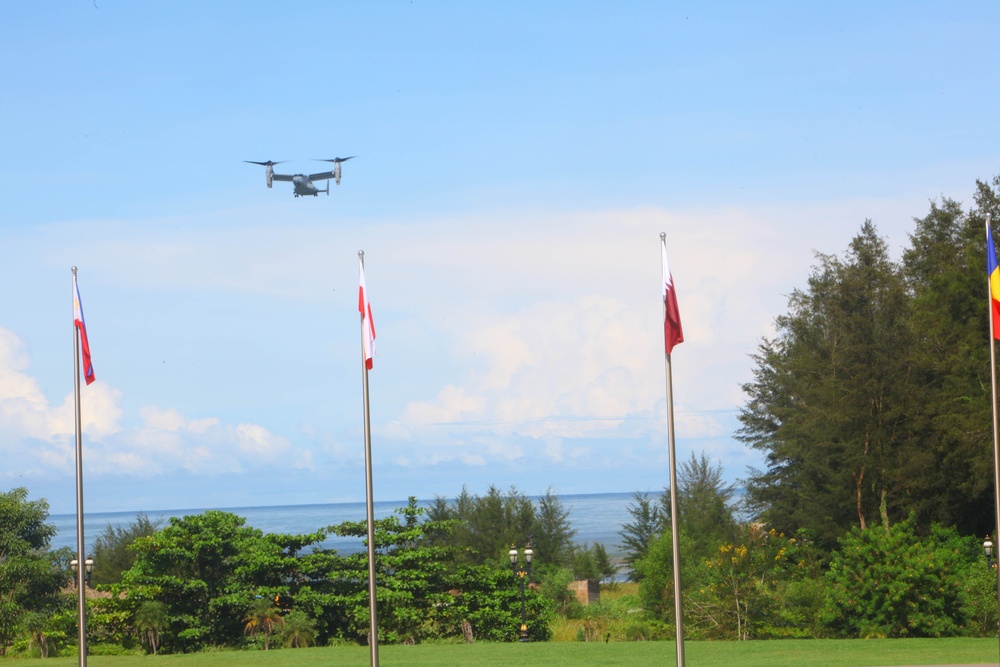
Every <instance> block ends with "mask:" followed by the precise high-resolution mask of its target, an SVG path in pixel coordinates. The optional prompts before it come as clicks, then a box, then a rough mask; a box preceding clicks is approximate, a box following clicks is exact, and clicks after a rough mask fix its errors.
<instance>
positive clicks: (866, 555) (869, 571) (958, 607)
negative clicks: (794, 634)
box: [824, 515, 972, 638]
mask: <svg viewBox="0 0 1000 667" xmlns="http://www.w3.org/2000/svg"><path fill="white" fill-rule="evenodd" d="M971 563H972V559H970V557H969V545H968V544H965V543H963V540H962V539H961V538H960V537H958V535H957V533H956V532H955V531H954V529H951V528H948V529H946V528H941V527H940V526H933V527H932V528H931V532H930V534H929V535H927V536H920V537H918V536H917V535H916V534H915V532H914V518H913V516H912V515H911V516H910V518H909V519H907V520H906V521H903V522H902V523H898V524H896V525H895V526H893V527H891V528H890V529H888V530H886V529H884V528H883V527H881V526H875V527H871V528H869V529H867V530H860V529H858V528H854V529H852V530H851V532H850V533H848V534H847V535H846V536H845V537H843V538H841V540H840V550H839V551H836V552H834V554H833V556H832V559H831V562H830V569H829V571H827V573H826V582H827V584H828V585H829V598H828V601H827V605H826V609H825V613H824V621H825V625H826V627H827V628H828V629H829V630H830V631H831V632H833V633H834V634H835V635H836V636H840V637H858V638H868V637H872V638H874V637H946V636H954V635H959V634H963V631H964V629H965V627H966V626H967V622H968V614H969V612H970V610H969V608H968V607H967V606H966V605H965V603H966V600H967V596H966V592H965V590H964V587H963V580H964V579H965V578H966V575H968V574H970V572H969V567H970V566H971Z"/></svg>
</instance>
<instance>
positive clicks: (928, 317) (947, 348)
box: [900, 184, 993, 535]
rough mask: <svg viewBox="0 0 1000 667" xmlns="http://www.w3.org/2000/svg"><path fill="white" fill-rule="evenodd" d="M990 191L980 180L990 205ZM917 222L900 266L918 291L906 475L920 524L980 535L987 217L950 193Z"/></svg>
mask: <svg viewBox="0 0 1000 667" xmlns="http://www.w3.org/2000/svg"><path fill="white" fill-rule="evenodd" d="M991 195H992V192H991V191H990V189H989V188H988V187H987V186H985V185H983V184H980V192H979V197H978V199H979V200H980V201H982V202H983V204H984V205H986V206H989V203H988V199H989V197H990V196H991ZM914 222H915V224H916V229H915V231H914V232H913V234H912V235H911V236H910V241H911V247H910V248H909V249H908V250H907V251H906V253H904V255H903V265H904V270H905V274H906V278H907V282H908V285H909V287H910V292H911V294H912V299H913V317H912V329H913V341H914V344H913V351H912V355H913V358H914V368H915V375H914V381H913V382H912V383H911V387H910V389H911V391H913V392H914V393H915V394H916V400H914V401H913V402H912V403H911V405H912V408H911V414H910V417H911V419H912V420H913V422H914V429H915V431H916V432H917V433H918V434H919V436H918V437H919V442H918V443H917V446H915V447H913V448H912V449H911V450H910V452H909V455H908V456H907V457H905V458H904V459H902V460H901V461H900V474H901V475H902V477H903V479H904V480H905V483H906V492H907V500H908V509H909V510H910V511H912V512H914V513H915V515H916V517H917V523H918V525H920V526H923V527H926V526H928V525H930V523H931V522H939V523H942V524H946V525H952V526H955V527H957V528H958V529H959V531H960V532H962V533H964V534H968V533H974V534H977V535H984V534H986V533H992V532H993V530H992V523H993V511H992V507H993V504H992V494H993V488H992V484H991V482H992V439H991V437H992V431H991V428H990V424H991V421H990V420H991V417H990V404H989V400H990V391H989V383H990V371H989V343H988V341H989V324H988V320H987V317H988V311H987V298H986V250H985V248H986V231H985V229H984V227H985V225H984V219H983V217H982V216H981V215H980V214H978V213H973V214H969V215H967V214H965V213H963V211H962V208H961V205H960V204H958V203H957V202H955V201H953V200H950V199H945V200H943V201H942V202H941V203H940V204H937V203H932V204H931V210H930V212H929V213H928V214H927V215H926V216H925V217H924V218H920V219H916V220H915V221H914Z"/></svg>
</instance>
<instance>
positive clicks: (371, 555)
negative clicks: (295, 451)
mask: <svg viewBox="0 0 1000 667" xmlns="http://www.w3.org/2000/svg"><path fill="white" fill-rule="evenodd" d="M358 261H359V262H360V264H361V276H362V279H363V278H364V272H365V251H364V250H359V251H358ZM362 296H364V294H362ZM365 315H366V313H365V312H362V313H361V377H362V381H361V386H362V391H363V393H364V406H365V498H366V501H367V503H368V599H369V606H368V647H369V652H370V654H371V656H370V661H371V667H378V613H377V610H376V604H375V500H374V497H375V493H374V491H373V486H372V429H371V413H370V411H369V406H368V360H367V359H366V356H367V355H366V349H365V340H367V336H368V331H367V330H366V328H365ZM81 667H85V666H81Z"/></svg>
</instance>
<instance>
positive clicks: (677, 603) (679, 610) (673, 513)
mask: <svg viewBox="0 0 1000 667" xmlns="http://www.w3.org/2000/svg"><path fill="white" fill-rule="evenodd" d="M666 236H667V235H666V234H664V233H661V234H660V244H661V245H662V247H663V259H664V263H665V262H666V257H667V252H666ZM663 272H664V279H665V280H666V279H667V278H668V277H670V276H669V272H668V270H667V267H666V265H664V267H663ZM663 319H664V321H666V319H667V300H666V299H664V300H663ZM665 359H666V375H667V447H668V449H669V452H670V533H671V535H670V538H671V542H672V544H673V558H674V617H675V619H676V622H675V623H674V625H675V627H676V641H677V667H684V604H683V601H682V599H681V549H680V539H679V535H678V530H677V525H678V524H677V516H678V512H677V448H676V446H675V444H674V387H673V384H674V383H673V373H672V369H671V367H670V353H669V352H667V353H666V356H665Z"/></svg>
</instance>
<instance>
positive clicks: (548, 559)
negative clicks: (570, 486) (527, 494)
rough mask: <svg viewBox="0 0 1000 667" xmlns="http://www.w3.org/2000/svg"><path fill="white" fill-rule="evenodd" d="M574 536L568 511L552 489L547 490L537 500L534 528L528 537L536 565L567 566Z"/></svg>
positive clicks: (570, 556)
mask: <svg viewBox="0 0 1000 667" xmlns="http://www.w3.org/2000/svg"><path fill="white" fill-rule="evenodd" d="M574 535H576V531H575V530H573V529H572V528H571V527H570V522H569V510H567V509H565V508H564V507H563V505H562V503H561V502H560V500H559V496H557V495H555V494H554V493H552V489H547V490H546V491H545V495H544V496H542V497H541V498H540V499H539V500H538V508H537V511H536V513H535V521H534V527H533V529H532V532H531V534H530V535H529V536H530V537H531V543H532V546H533V547H534V551H535V559H537V562H538V564H540V565H547V564H551V565H563V566H565V565H569V564H570V561H571V558H572V554H573V536H574Z"/></svg>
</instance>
